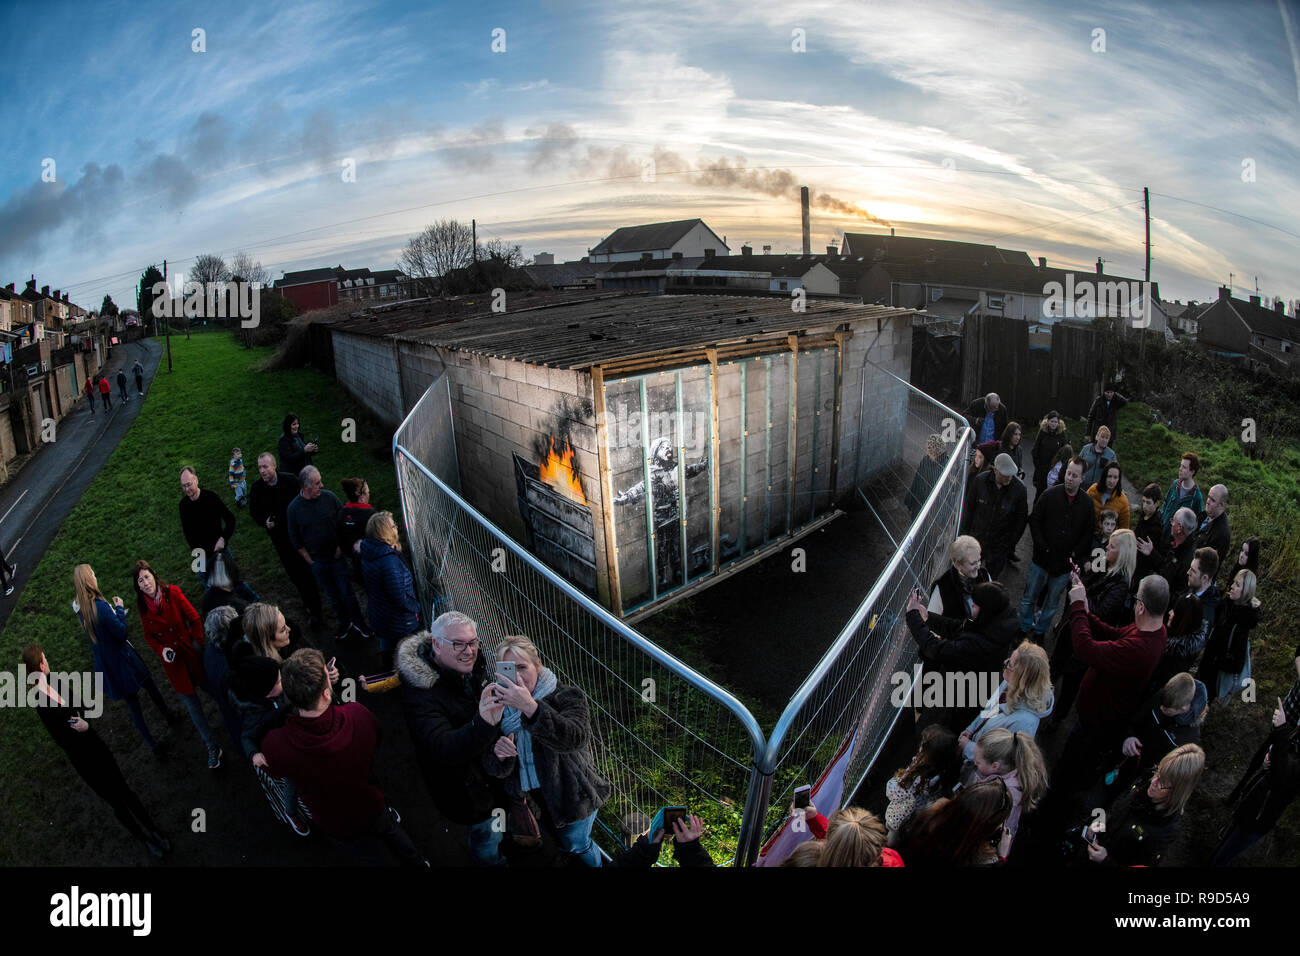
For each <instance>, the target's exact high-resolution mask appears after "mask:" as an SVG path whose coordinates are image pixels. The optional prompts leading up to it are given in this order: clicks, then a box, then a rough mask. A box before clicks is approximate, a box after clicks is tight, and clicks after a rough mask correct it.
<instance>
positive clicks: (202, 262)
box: [190, 252, 230, 284]
mask: <svg viewBox="0 0 1300 956" xmlns="http://www.w3.org/2000/svg"><path fill="white" fill-rule="evenodd" d="M229 279H230V270H229V269H227V268H226V260H225V259H223V258H221V256H217V255H213V254H212V253H209V252H205V253H204V254H203V255H201V256H199V257H198V258H197V259H195V260H194V265H193V266H191V267H190V280H191V281H193V282H202V283H204V284H206V283H208V282H226V281H227V280H229Z"/></svg>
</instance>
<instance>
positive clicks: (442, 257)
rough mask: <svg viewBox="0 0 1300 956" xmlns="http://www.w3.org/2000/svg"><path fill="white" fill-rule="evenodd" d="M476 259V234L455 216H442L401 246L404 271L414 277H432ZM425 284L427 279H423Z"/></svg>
mask: <svg viewBox="0 0 1300 956" xmlns="http://www.w3.org/2000/svg"><path fill="white" fill-rule="evenodd" d="M473 259H474V237H473V233H472V232H471V231H470V228H469V226H466V225H464V224H463V223H460V222H457V221H456V220H455V219H439V220H438V221H437V222H435V223H434V224H433V225H431V226H425V227H424V231H423V232H421V233H420V234H419V235H417V236H412V237H411V239H410V240H409V241H408V242H407V244H406V248H405V249H403V250H402V255H401V258H400V259H399V263H400V264H401V267H402V271H404V272H405V273H406V274H407V275H409V276H410V277H411V278H413V279H431V278H436V277H441V276H444V275H446V274H447V273H448V272H450V271H451V270H452V269H463V268H464V267H465V266H467V265H469V264H470V262H472V261H473ZM422 285H425V286H426V291H427V285H428V284H427V283H422Z"/></svg>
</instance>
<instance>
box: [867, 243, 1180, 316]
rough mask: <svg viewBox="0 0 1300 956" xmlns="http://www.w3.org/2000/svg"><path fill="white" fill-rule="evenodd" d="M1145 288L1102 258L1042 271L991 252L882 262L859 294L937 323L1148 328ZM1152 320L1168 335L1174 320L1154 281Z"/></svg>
mask: <svg viewBox="0 0 1300 956" xmlns="http://www.w3.org/2000/svg"><path fill="white" fill-rule="evenodd" d="M988 248H990V249H992V248H993V247H991V246H990V247H988ZM1000 251H1001V252H1005V250H1000ZM1144 288H1145V287H1144V285H1143V283H1142V282H1141V281H1139V280H1135V279H1127V278H1124V277H1121V276H1115V275H1108V274H1106V273H1104V272H1103V271H1102V267H1101V262H1100V261H1099V262H1098V264H1097V269H1096V271H1094V272H1083V271H1074V270H1066V269H1056V268H1049V267H1048V265H1047V260H1046V259H1045V258H1040V259H1039V260H1038V265H1036V266H1035V265H1032V264H1023V263H1018V262H1006V261H1003V260H1002V257H1000V256H996V255H993V254H990V257H989V258H988V259H980V260H975V259H968V258H960V259H940V258H938V257H937V256H935V257H927V258H926V259H924V260H922V261H920V262H915V261H893V260H888V259H877V260H876V261H875V262H873V263H872V264H871V265H870V267H869V268H867V269H865V270H864V271H863V272H862V273H861V276H860V278H859V280H858V284H857V290H856V291H857V293H858V294H859V295H861V296H862V301H864V302H874V303H877V304H881V305H892V306H896V307H900V308H912V309H924V310H925V311H926V315H927V317H928V318H929V319H931V320H934V319H938V320H942V321H960V320H961V319H962V318H964V317H965V316H967V315H975V314H982V315H1000V316H1005V317H1009V318H1017V319H1022V320H1024V321H1026V322H1031V323H1034V324H1035V325H1041V326H1045V327H1050V326H1051V325H1053V324H1055V323H1056V322H1058V321H1061V320H1063V319H1092V318H1095V317H1098V316H1109V317H1118V318H1124V319H1126V320H1127V321H1128V324H1130V325H1133V327H1140V326H1138V325H1136V324H1135V323H1136V321H1137V320H1145V318H1146V306H1147V303H1146V300H1145V293H1144ZM1085 293H1086V294H1085ZM1150 319H1151V321H1150V325H1149V326H1147V328H1149V329H1150V330H1151V331H1153V332H1155V333H1157V334H1160V335H1165V334H1166V332H1167V329H1168V318H1167V316H1166V315H1165V313H1164V311H1163V308H1162V306H1161V304H1160V288H1159V284H1158V283H1155V282H1153V283H1151V303H1150Z"/></svg>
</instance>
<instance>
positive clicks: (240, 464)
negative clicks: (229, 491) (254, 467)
mask: <svg viewBox="0 0 1300 956" xmlns="http://www.w3.org/2000/svg"><path fill="white" fill-rule="evenodd" d="M228 477H229V480H230V487H231V488H233V489H235V505H236V506H238V507H240V508H242V507H244V504H245V503H246V502H247V501H248V482H247V481H246V480H245V476H244V452H243V450H242V449H240V448H238V447H235V448H232V449H230V471H229V473H228Z"/></svg>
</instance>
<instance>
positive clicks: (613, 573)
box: [591, 365, 623, 617]
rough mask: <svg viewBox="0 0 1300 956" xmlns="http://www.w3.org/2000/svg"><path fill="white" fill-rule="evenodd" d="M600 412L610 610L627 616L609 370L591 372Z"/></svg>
mask: <svg viewBox="0 0 1300 956" xmlns="http://www.w3.org/2000/svg"><path fill="white" fill-rule="evenodd" d="M591 388H592V392H593V405H594V407H595V410H596V462H597V466H596V467H597V469H598V470H599V471H600V496H601V508H600V510H601V519H602V523H603V524H604V526H605V565H606V567H607V569H608V573H609V606H610V609H611V610H612V611H613V612H614V613H615V614H617V615H618V616H619V617H622V616H623V588H622V585H621V582H620V581H619V576H618V545H617V542H616V541H615V537H614V478H613V475H611V474H610V469H609V423H608V422H607V421H606V420H605V370H604V369H602V368H601V367H600V366H599V365H597V366H596V367H594V368H593V369H592V370H591Z"/></svg>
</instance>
